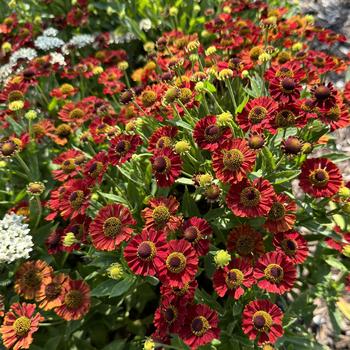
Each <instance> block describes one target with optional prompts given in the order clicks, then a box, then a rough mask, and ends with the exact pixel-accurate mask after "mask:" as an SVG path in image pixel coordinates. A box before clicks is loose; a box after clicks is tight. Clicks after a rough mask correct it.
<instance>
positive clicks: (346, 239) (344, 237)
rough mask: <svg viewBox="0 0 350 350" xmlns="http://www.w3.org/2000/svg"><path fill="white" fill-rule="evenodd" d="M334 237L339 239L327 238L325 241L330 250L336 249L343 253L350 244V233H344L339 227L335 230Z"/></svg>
mask: <svg viewBox="0 0 350 350" xmlns="http://www.w3.org/2000/svg"><path fill="white" fill-rule="evenodd" d="M333 231H334V236H336V237H337V238H331V237H327V238H326V239H325V240H324V241H325V243H326V244H327V245H328V247H329V248H331V249H335V250H337V251H338V252H340V253H342V251H343V248H344V247H345V246H346V245H349V244H350V232H347V231H343V230H342V229H341V228H340V227H339V226H335V227H334V228H333Z"/></svg>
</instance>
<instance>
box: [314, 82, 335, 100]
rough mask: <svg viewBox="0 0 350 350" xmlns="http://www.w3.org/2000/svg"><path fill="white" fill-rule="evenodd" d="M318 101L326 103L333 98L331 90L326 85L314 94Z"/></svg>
mask: <svg viewBox="0 0 350 350" xmlns="http://www.w3.org/2000/svg"><path fill="white" fill-rule="evenodd" d="M314 96H315V97H316V99H317V100H321V101H324V100H326V99H327V98H329V97H330V96H331V90H330V89H329V88H328V87H327V86H324V85H321V86H319V87H318V88H317V89H316V90H315V93H314Z"/></svg>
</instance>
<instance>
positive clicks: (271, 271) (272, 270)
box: [264, 264, 284, 283]
mask: <svg viewBox="0 0 350 350" xmlns="http://www.w3.org/2000/svg"><path fill="white" fill-rule="evenodd" d="M264 274H265V277H266V279H267V280H269V281H271V282H273V283H280V282H281V281H282V280H283V276H284V272H283V268H282V267H281V266H280V265H277V264H269V265H268V266H267V267H266V268H265V270H264Z"/></svg>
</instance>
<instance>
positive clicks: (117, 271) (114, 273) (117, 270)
mask: <svg viewBox="0 0 350 350" xmlns="http://www.w3.org/2000/svg"><path fill="white" fill-rule="evenodd" d="M107 272H108V276H109V278H112V279H113V280H120V279H121V278H122V277H123V275H124V269H123V266H122V265H121V264H119V263H114V264H111V265H110V266H109V267H108V269H107Z"/></svg>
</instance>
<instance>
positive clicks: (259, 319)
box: [253, 310, 273, 332]
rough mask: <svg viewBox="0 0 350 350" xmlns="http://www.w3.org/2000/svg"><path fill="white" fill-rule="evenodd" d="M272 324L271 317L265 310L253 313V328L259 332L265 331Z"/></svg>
mask: <svg viewBox="0 0 350 350" xmlns="http://www.w3.org/2000/svg"><path fill="white" fill-rule="evenodd" d="M272 324H273V320H272V317H271V315H270V314H269V313H267V312H266V311H262V310H260V311H257V312H255V313H254V315H253V325H254V328H255V329H256V330H258V331H261V332H267V331H268V330H269V329H270V328H271V326H272Z"/></svg>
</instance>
